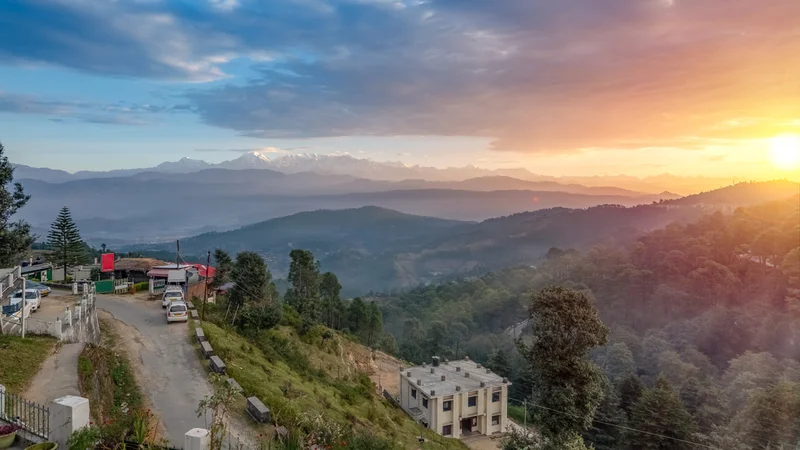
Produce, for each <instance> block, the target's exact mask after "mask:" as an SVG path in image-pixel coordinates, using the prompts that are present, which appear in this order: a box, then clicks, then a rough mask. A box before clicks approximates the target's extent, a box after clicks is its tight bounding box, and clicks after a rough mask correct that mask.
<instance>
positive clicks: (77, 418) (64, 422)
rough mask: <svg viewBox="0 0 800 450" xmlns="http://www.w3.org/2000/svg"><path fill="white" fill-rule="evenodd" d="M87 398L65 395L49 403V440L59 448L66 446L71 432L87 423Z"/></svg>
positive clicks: (85, 425)
mask: <svg viewBox="0 0 800 450" xmlns="http://www.w3.org/2000/svg"><path fill="white" fill-rule="evenodd" d="M89 417H90V415H89V400H88V399H85V398H83V397H77V396H74V395H67V396H65V397H61V398H57V399H55V400H53V401H52V402H51V403H50V436H49V440H50V442H56V443H58V446H59V448H67V441H68V440H69V437H70V436H71V435H72V433H73V432H75V431H77V430H80V429H81V428H84V427H87V426H88V425H89V420H90V419H89Z"/></svg>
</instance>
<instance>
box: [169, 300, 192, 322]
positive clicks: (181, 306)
mask: <svg viewBox="0 0 800 450" xmlns="http://www.w3.org/2000/svg"><path fill="white" fill-rule="evenodd" d="M188 320H189V307H188V306H186V303H185V302H183V301H177V302H172V303H170V304H169V305H168V306H167V323H172V322H186V321H188Z"/></svg>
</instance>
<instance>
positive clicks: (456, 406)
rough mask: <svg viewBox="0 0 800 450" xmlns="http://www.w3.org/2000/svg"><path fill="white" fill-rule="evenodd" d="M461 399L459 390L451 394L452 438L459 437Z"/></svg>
mask: <svg viewBox="0 0 800 450" xmlns="http://www.w3.org/2000/svg"><path fill="white" fill-rule="evenodd" d="M462 401H463V399H462V398H461V392H456V393H455V394H454V395H453V438H454V439H458V438H460V437H461V410H462V406H463V405H462V404H461V402H462Z"/></svg>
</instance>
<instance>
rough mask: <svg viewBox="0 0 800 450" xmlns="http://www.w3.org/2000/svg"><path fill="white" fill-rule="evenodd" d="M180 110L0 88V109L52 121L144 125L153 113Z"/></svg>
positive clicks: (179, 110)
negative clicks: (72, 99) (73, 99)
mask: <svg viewBox="0 0 800 450" xmlns="http://www.w3.org/2000/svg"><path fill="white" fill-rule="evenodd" d="M181 111H183V110H181V109H175V108H174V107H170V106H156V105H138V104H132V103H128V102H117V103H114V104H101V103H93V102H68V101H60V100H46V99H42V98H39V97H35V96H31V95H19V94H10V93H5V92H2V91H0V112H7V113H16V114H36V115H42V116H55V117H48V120H50V121H52V122H71V121H77V122H87V123H96V124H111V125H145V124H148V123H152V121H153V120H152V116H154V115H155V114H159V113H176V112H181ZM148 116H150V118H148Z"/></svg>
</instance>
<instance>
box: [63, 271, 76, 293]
mask: <svg viewBox="0 0 800 450" xmlns="http://www.w3.org/2000/svg"><path fill="white" fill-rule="evenodd" d="M64 279H65V280H66V279H67V277H66V275H64ZM72 295H78V283H76V282H74V281H73V282H72Z"/></svg>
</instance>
